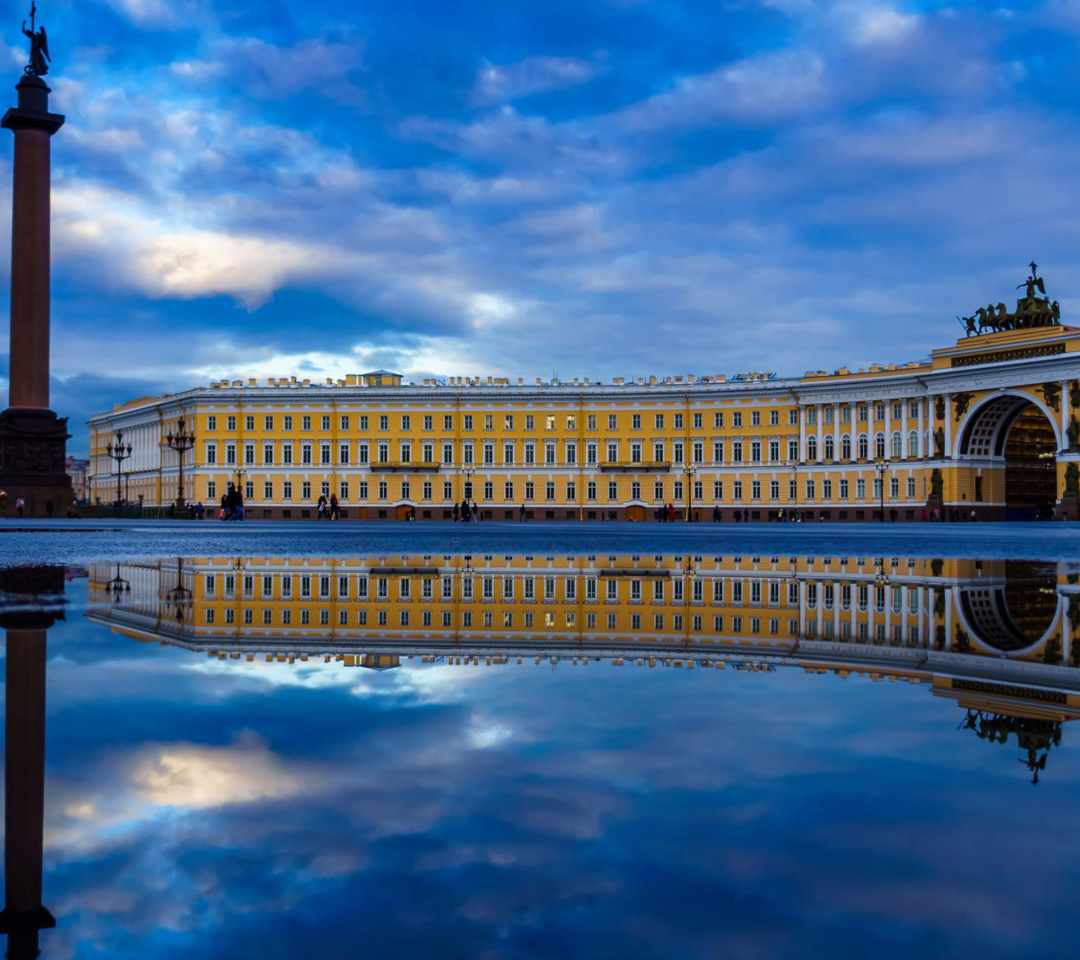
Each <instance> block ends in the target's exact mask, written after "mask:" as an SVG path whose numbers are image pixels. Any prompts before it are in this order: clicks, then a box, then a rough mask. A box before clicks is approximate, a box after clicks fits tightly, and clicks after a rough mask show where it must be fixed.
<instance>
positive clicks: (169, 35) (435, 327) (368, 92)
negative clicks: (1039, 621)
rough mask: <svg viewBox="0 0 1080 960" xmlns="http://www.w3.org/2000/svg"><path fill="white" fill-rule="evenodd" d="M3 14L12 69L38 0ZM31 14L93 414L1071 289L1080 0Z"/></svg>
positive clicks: (834, 358)
mask: <svg viewBox="0 0 1080 960" xmlns="http://www.w3.org/2000/svg"><path fill="white" fill-rule="evenodd" d="M0 11H2V13H3V18H2V20H0V23H3V24H4V25H5V27H4V40H5V41H6V44H5V45H4V46H2V47H0V63H6V64H7V67H6V71H7V74H8V75H9V77H10V80H11V83H12V84H14V83H15V82H16V80H17V77H18V73H19V69H20V65H21V63H22V62H24V60H25V51H24V45H23V43H21V42H20V41H21V40H22V38H21V36H20V35H19V31H18V27H19V21H20V19H21V18H22V17H23V16H24V15H25V11H24V9H23V5H22V4H21V3H19V4H16V3H12V2H7V0H4V2H3V3H0ZM39 16H40V18H41V19H42V21H43V22H44V23H45V24H46V26H47V28H48V30H49V37H50V43H51V46H52V53H53V69H54V73H53V74H51V75H50V80H51V82H52V85H53V89H54V94H53V105H54V109H56V110H57V111H58V112H62V113H65V114H67V116H68V124H67V126H66V127H65V128H64V129H63V130H62V131H61V133H60V134H59V135H58V136H57V138H56V140H55V142H54V164H55V170H54V176H55V194H54V258H55V268H54V307H53V318H54V350H53V358H54V359H53V372H54V375H55V377H56V380H57V382H56V383H55V385H54V406H55V407H56V409H57V410H58V411H59V412H61V413H62V414H68V415H70V416H71V417H72V421H73V424H74V422H75V421H81V420H83V419H84V418H85V417H86V416H87V415H89V414H90V413H93V412H96V411H99V410H102V409H107V408H108V407H109V406H110V405H111V404H113V403H115V402H119V401H122V400H126V399H131V398H132V397H134V396H138V395H143V394H146V393H151V392H155V393H156V392H159V391H161V390H163V389H166V390H174V389H181V388H184V387H188V386H193V385H196V384H200V383H204V382H206V381H208V380H209V379H211V378H215V377H224V376H237V377H239V376H267V375H269V376H282V375H289V374H301V375H303V376H310V377H313V378H314V377H322V376H338V375H341V374H343V373H346V372H358V371H363V370H366V369H371V368H375V367H389V368H392V369H396V370H400V371H402V372H404V373H405V374H406V376H407V378H414V379H415V378H419V377H421V376H423V375H432V374H434V375H437V376H448V375H451V374H464V375H479V374H485V375H486V374H499V375H506V376H511V377H517V376H524V377H529V378H532V377H535V376H544V377H549V376H551V375H552V374H553V373H557V374H558V375H559V376H561V377H564V378H565V377H574V376H581V377H586V376H588V377H592V378H601V379H607V378H609V377H611V376H641V375H647V374H657V375H661V374H669V373H699V374H700V373H708V374H715V373H726V374H731V373H734V372H736V371H738V370H747V369H753V370H765V369H767V370H776V371H778V372H781V373H785V374H801V373H802V372H803V371H805V370H807V369H812V368H813V369H817V368H822V369H825V368H828V369H832V368H834V367H836V366H839V365H842V364H850V365H853V366H861V365H866V364H869V363H873V362H899V361H906V360H913V359H918V358H919V357H920V356H924V355H925V354H926V353H928V352H929V351H930V350H931V349H933V348H935V347H938V346H943V345H945V344H946V343H948V342H949V341H950V339H951V338H953V337H954V336H955V335H957V334H958V333H959V332H960V328H959V327H958V326H957V324H956V321H955V319H954V317H955V316H956V315H957V314H964V313H969V312H971V311H972V310H973V309H974V308H975V307H976V306H978V305H980V304H985V303H987V302H989V301H993V302H995V303H996V302H998V301H999V300H1008V299H1009V297H1010V296H1012V295H1013V294H1012V288H1013V287H1014V286H1015V284H1016V283H1018V282H1020V281H1021V280H1022V279H1023V276H1024V273H1025V271H1026V264H1027V262H1028V261H1029V260H1031V259H1032V258H1034V259H1036V260H1037V261H1038V262H1039V264H1040V272H1042V273H1043V274H1044V276H1045V277H1046V278H1047V283H1048V290H1049V292H1050V294H1051V296H1052V297H1054V298H1056V299H1059V300H1060V301H1061V303H1062V309H1063V319H1064V320H1065V322H1069V321H1070V320H1071V318H1072V315H1073V312H1074V310H1075V309H1080V274H1078V273H1077V270H1076V264H1077V262H1078V253H1080V217H1077V216H1076V211H1075V204H1076V197H1077V196H1078V189H1077V188H1078V186H1080V183H1078V181H1080V173H1078V171H1077V165H1076V162H1075V156H1076V153H1077V149H1078V147H1080V129H1078V122H1077V111H1076V106H1075V105H1076V103H1077V99H1078V97H1077V93H1078V91H1077V86H1078V76H1077V73H1078V66H1077V65H1078V63H1080V60H1078V58H1077V44H1078V42H1080V2H1075V0H1049V2H1045V3H1016V4H1011V5H1010V4H1001V5H998V4H990V3H976V2H971V3H964V2H960V3H952V4H943V3H942V4H939V3H933V2H924V3H902V2H898V3H895V4H892V5H889V4H876V3H873V2H869V0H850V2H843V0H837V2H826V0H821V2H818V0H727V2H725V0H700V2H699V0H686V2H672V0H664V2H648V0H575V2H573V3H570V2H566V0H543V2H540V0H536V2H532V0H521V2H516V3H510V4H488V3H447V2H433V0H394V2H387V0H366V2H364V3H360V4H358V3H356V2H354V0H329V2H323V3H318V4H313V3H300V2H298V0H257V2H256V0H232V2H229V3H224V2H212V0H77V2H76V0H42V2H41V3H40V4H39ZM9 100H10V101H11V102H13V100H14V91H11V93H10V97H9ZM9 140H10V138H9ZM10 149H11V148H10V145H8V146H6V147H5V150H4V153H3V158H2V164H3V176H4V183H5V184H7V185H8V187H7V189H8V190H10ZM0 206H2V208H3V212H4V216H5V217H6V216H7V211H8V201H7V200H5V201H4V202H3V204H2V205H0ZM0 229H2V235H3V238H4V239H3V242H4V243H5V244H6V243H7V233H8V231H7V227H6V226H3V227H2V228H0ZM4 279H5V281H6V272H5V278H4ZM0 296H3V297H5V298H6V297H7V290H6V287H5V288H4V289H3V290H2V291H0ZM3 360H4V362H5V364H6V357H4V358H3ZM0 369H2V368H0ZM84 445H85V434H84V433H82V432H81V431H80V432H79V434H78V435H77V439H76V441H75V442H74V444H73V446H74V448H75V449H81V447H82V446H84Z"/></svg>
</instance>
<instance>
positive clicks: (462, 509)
mask: <svg viewBox="0 0 1080 960" xmlns="http://www.w3.org/2000/svg"><path fill="white" fill-rule="evenodd" d="M524 513H525V508H524V507H522V508H521V514H522V516H521V517H520V518H519V519H520V520H524V519H525V517H524ZM454 520H455V521H460V522H461V523H470V522H471V521H476V522H479V521H480V508H479V507H478V506H477V505H476V501H475V500H474V501H473V502H472V503H469V501H468V500H462V501H461V503H460V504H458V503H455V504H454Z"/></svg>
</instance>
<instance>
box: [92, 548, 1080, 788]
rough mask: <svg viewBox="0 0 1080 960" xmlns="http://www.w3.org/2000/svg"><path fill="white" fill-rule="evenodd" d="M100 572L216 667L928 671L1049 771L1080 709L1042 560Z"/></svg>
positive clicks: (1077, 591) (423, 563)
mask: <svg viewBox="0 0 1080 960" xmlns="http://www.w3.org/2000/svg"><path fill="white" fill-rule="evenodd" d="M90 579H91V587H90V596H91V600H92V602H93V603H94V604H95V607H94V608H93V609H92V610H91V613H90V614H89V616H90V618H91V619H92V620H94V621H96V622H99V623H103V624H107V625H109V626H111V627H112V628H113V629H115V630H117V631H119V632H121V633H123V634H126V635H127V636H130V637H133V638H135V639H138V640H142V641H147V642H149V641H160V642H163V643H168V644H172V645H176V646H182V647H185V648H187V649H190V650H196V651H205V652H206V654H207V655H208V656H210V657H214V658H217V659H220V660H230V659H231V660H241V661H249V662H256V661H258V662H272V663H290V664H293V663H297V662H301V663H303V662H305V661H308V660H309V659H311V658H316V659H318V658H322V659H323V660H324V661H325V662H331V661H336V662H339V663H341V664H343V665H344V666H346V667H352V666H364V667H372V668H386V667H395V666H398V665H399V664H400V663H401V662H402V661H403V660H404V661H408V660H410V659H414V658H416V659H419V660H420V661H421V662H429V661H433V660H437V661H440V662H447V663H454V664H464V665H470V664H472V665H480V664H484V665H499V664H509V663H523V662H528V661H532V662H533V663H541V662H548V661H550V660H562V661H569V662H570V663H572V664H573V663H581V664H587V663H589V662H593V661H596V660H603V661H608V662H610V663H611V664H614V665H616V666H626V665H630V666H633V665H640V666H643V667H649V668H655V667H664V666H669V667H675V668H682V669H694V668H702V667H705V668H709V669H716V668H723V667H724V666H726V665H731V666H733V667H735V668H736V669H749V670H755V669H762V668H770V667H771V665H774V664H775V665H788V666H801V667H803V668H804V669H805V670H807V671H809V672H813V673H834V674H837V675H839V676H842V677H847V676H864V677H868V678H869V679H871V680H893V681H907V682H913V683H926V684H928V685H929V687H930V689H931V690H932V692H933V693H934V695H935V696H939V697H945V698H948V699H952V700H955V701H956V702H957V704H958V705H959V706H960V707H962V708H964V709H965V710H967V711H968V721H967V725H968V726H969V728H970V729H973V730H975V731H976V733H977V735H979V736H981V737H983V738H984V739H990V740H991V741H992V742H993V741H996V742H1006V741H1007V740H1008V736H1009V734H1010V733H1012V734H1015V738H1016V742H1017V744H1019V745H1020V746H1021V747H1022V749H1024V750H1026V751H1028V758H1029V761H1030V763H1029V765H1032V769H1033V771H1035V772H1036V773H1037V771H1038V769H1040V766H1039V764H1040V762H1041V763H1042V764H1045V753H1043V754H1042V755H1041V761H1040V756H1039V754H1038V750H1040V749H1045V750H1048V749H1049V746H1050V745H1052V744H1053V743H1056V742H1058V741H1059V739H1060V724H1061V723H1062V722H1063V721H1066V720H1073V719H1076V718H1078V717H1080V670H1078V669H1077V667H1078V664H1080V642H1078V641H1077V640H1076V639H1075V638H1074V627H1075V625H1076V624H1078V623H1080V585H1078V584H1077V583H1076V582H1070V581H1076V580H1077V578H1076V577H1075V576H1071V575H1058V574H1057V573H1056V572H1055V571H1054V570H1052V569H1049V568H1043V567H1039V566H1036V565H1034V564H1021V563H1012V562H1008V563H1007V562H1004V561H1001V562H997V561H995V562H980V561H974V560H962V561H942V560H912V559H907V558H897V557H893V558H871V557H829V558H815V559H805V558H780V557H727V558H724V557H705V556H684V557H670V556H668V557H665V556H647V557H646V556H588V557H546V558H541V557H529V556H499V557H495V556H485V557H480V556H465V557H444V556H439V557H434V556H399V557H378V558H375V557H369V558H357V559H348V560H310V559H292V560H284V559H250V560H245V559H235V560H229V559H221V558H219V559H201V560H199V559H196V560H177V561H173V562H166V563H156V564H119V565H116V564H99V565H97V566H96V567H94V568H93V569H92V570H91V575H90ZM118 584H120V585H121V586H120V589H117V585H118ZM972 718H974V719H972ZM991 734H992V736H991ZM1003 734H1004V736H1003ZM1040 744H1043V745H1044V746H1042V747H1040V746H1039V745H1040ZM1032 751H1036V752H1034V753H1033V752H1032Z"/></svg>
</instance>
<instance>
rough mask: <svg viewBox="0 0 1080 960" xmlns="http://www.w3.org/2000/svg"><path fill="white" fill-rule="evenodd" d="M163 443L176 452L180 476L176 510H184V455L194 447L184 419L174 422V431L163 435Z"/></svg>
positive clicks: (192, 432) (192, 434) (177, 487)
mask: <svg viewBox="0 0 1080 960" xmlns="http://www.w3.org/2000/svg"><path fill="white" fill-rule="evenodd" d="M165 443H166V444H167V445H168V447H169V449H170V450H174V451H175V452H176V456H177V461H178V463H179V465H180V475H179V480H178V482H177V486H176V509H177V510H183V509H184V454H185V453H187V452H188V451H189V450H190V449H191V448H192V447H194V446H195V433H194V431H191V430H188V428H187V425H186V423H185V421H184V418H183V417H181V418H180V419H179V420H177V421H176V431H175V432H172V431H170V432H169V433H167V434H166V435H165Z"/></svg>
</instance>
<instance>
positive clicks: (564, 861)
mask: <svg viewBox="0 0 1080 960" xmlns="http://www.w3.org/2000/svg"><path fill="white" fill-rule="evenodd" d="M75 631H76V625H75V624H64V625H61V626H60V627H59V628H57V629H56V630H55V631H54V635H55V637H56V639H55V640H53V639H52V638H51V646H52V647H53V651H54V660H53V661H52V663H51V665H50V670H51V674H50V684H51V688H50V709H51V710H52V711H54V713H53V714H51V715H50V768H51V773H50V787H49V794H48V801H49V804H50V813H49V826H50V845H49V849H48V859H49V864H50V867H49V874H48V876H47V878H46V883H47V889H48V890H49V891H50V905H51V906H53V907H54V909H55V910H56V912H57V913H62V914H63V922H62V925H61V929H60V930H58V931H56V932H55V933H54V934H52V935H51V936H52V939H51V940H50V944H51V945H53V946H54V947H55V946H56V945H58V944H60V945H61V946H62V949H61V950H60V952H61V954H62V953H63V951H64V950H68V951H70V955H71V956H75V957H81V956H86V955H92V953H93V950H94V949H97V948H99V947H100V944H103V943H110V944H111V943H112V942H113V939H115V931H116V930H117V929H123V930H124V931H125V933H124V945H123V950H122V951H120V952H117V951H116V950H113V952H114V953H116V955H117V956H119V957H120V958H121V960H127V957H129V956H130V957H134V956H140V957H143V958H151V960H153V958H155V957H157V956H159V955H160V956H164V955H169V956H173V955H176V953H177V952H178V951H183V950H189V949H195V944H198V945H199V949H202V950H203V952H206V953H208V954H209V955H210V957H211V958H217V957H225V956H230V955H237V954H245V953H250V952H251V950H252V948H253V945H258V946H259V947H260V948H261V949H262V951H263V952H265V953H268V954H272V955H274V956H279V955H280V956H287V955H296V954H297V953H300V952H302V951H303V949H304V944H305V943H306V944H308V945H310V942H311V936H312V931H313V930H315V929H317V930H318V936H319V937H320V938H322V940H323V942H325V943H333V944H335V945H336V946H337V948H339V949H340V952H341V953H342V955H345V954H357V953H359V952H361V951H366V952H367V953H368V954H370V955H372V956H391V955H394V954H395V953H396V954H398V955H405V956H444V955H446V950H445V945H446V944H447V943H450V944H453V945H454V946H455V948H456V949H459V950H460V951H462V952H461V955H462V956H466V955H467V956H470V957H472V956H475V957H490V958H493V960H494V958H496V957H498V958H503V957H514V958H521V960H541V958H543V957H550V956H555V955H558V956H563V955H565V956H605V955H618V956H620V957H625V958H627V960H648V958H652V957H656V956H662V955H663V956H671V955H679V956H702V957H704V956H718V955H724V956H728V955H734V956H739V955H744V956H748V957H766V958H769V960H782V958H787V957H791V956H802V955H810V956H813V955H830V956H837V957H838V958H840V960H847V958H848V957H852V958H854V957H855V956H865V955H866V952H867V951H868V950H870V951H873V952H874V954H875V955H876V956H881V957H883V958H887V960H901V958H903V957H906V956H910V955H911V952H910V951H911V949H912V944H916V945H917V946H918V952H919V954H920V956H922V955H925V956H927V957H930V958H934V960H944V958H945V957H949V956H959V955H966V953H967V951H969V950H972V949H976V950H978V951H980V952H983V953H985V954H986V955H988V956H999V957H1002V958H1005V957H1012V956H1033V955H1054V953H1053V950H1052V949H1050V948H1051V947H1052V946H1053V944H1054V943H1057V942H1065V940H1064V938H1067V937H1071V935H1072V932H1071V928H1069V927H1068V918H1069V917H1070V916H1071V914H1070V913H1069V910H1068V897H1069V895H1070V890H1071V886H1070V884H1069V882H1068V878H1069V877H1070V876H1071V874H1070V871H1071V869H1072V866H1071V859H1070V851H1071V849H1072V848H1073V846H1074V845H1075V843H1076V842H1080V833H1078V831H1080V828H1074V827H1071V826H1070V823H1072V822H1073V821H1072V820H1071V819H1070V818H1069V817H1068V813H1069V809H1070V808H1069V804H1068V802H1067V801H1062V802H1064V803H1065V806H1064V807H1062V808H1061V812H1062V814H1063V816H1062V818H1061V822H1060V823H1058V824H1057V825H1056V826H1055V829H1054V830H1053V831H1042V832H1039V831H1038V830H1035V831H1033V830H1031V829H1028V828H1027V827H1025V826H1024V825H1020V826H1017V823H1016V818H1015V816H1014V813H1013V810H1014V809H1015V807H1014V804H1013V801H1015V796H1016V791H1017V789H1019V788H1020V787H1024V788H1026V789H1027V790H1028V791H1030V787H1028V786H1027V784H1026V777H1025V775H1024V774H1025V771H1024V770H1023V768H1022V767H1020V765H1019V764H1015V762H1014V757H1013V755H1012V752H1011V751H1002V752H1001V753H1000V754H995V753H994V752H993V750H992V749H991V748H989V745H988V744H986V743H983V742H981V741H978V740H976V739H975V738H973V737H971V738H966V737H960V736H958V735H957V733H956V730H955V726H956V719H957V717H956V712H955V707H954V705H953V704H951V703H949V702H945V701H941V700H936V699H934V698H931V697H930V696H929V695H928V692H927V691H926V690H925V689H924V688H918V687H912V686H908V685H903V686H901V685H899V684H894V685H884V684H882V685H875V684H871V683H869V682H868V681H864V680H855V679H850V680H847V681H840V680H839V679H836V678H832V677H816V676H804V675H802V674H801V673H799V672H796V671H795V670H781V671H779V672H778V673H776V674H768V675H753V676H747V675H741V674H734V673H733V672H713V671H708V670H694V671H689V672H688V671H685V670H679V671H675V670H670V671H660V670H647V669H638V668H625V667H624V668H619V669H616V668H614V667H612V666H610V665H609V664H600V663H590V664H589V666H588V667H581V666H577V667H574V666H571V665H569V664H565V663H564V664H561V665H560V666H559V668H558V669H557V670H555V671H553V670H552V669H551V668H550V665H548V664H544V665H542V666H539V667H536V666H533V665H531V663H529V664H523V665H521V666H516V665H507V666H502V667H495V666H492V667H485V666H480V667H451V666H446V665H442V664H437V665H428V664H425V665H420V664H418V663H416V662H414V661H410V662H408V664H407V665H405V666H403V667H402V668H401V669H397V670H391V671H385V672H378V673H374V672H370V671H363V670H359V669H348V668H345V667H343V666H341V665H340V664H333V663H332V664H328V665H323V664H322V663H321V662H320V663H318V664H316V665H314V667H313V666H312V665H311V664H307V665H305V666H304V667H303V668H298V667H297V666H296V665H293V666H291V667H290V666H288V665H285V664H265V665H263V666H261V667H255V666H253V665H252V666H249V665H246V664H238V663H235V662H233V661H217V660H207V659H205V658H200V657H195V656H194V655H192V654H191V653H190V652H188V651H184V650H176V649H159V648H156V647H145V646H143V645H139V644H132V643H131V641H124V640H121V639H120V638H118V637H115V636H110V635H109V634H108V633H106V632H105V631H104V630H102V629H100V628H90V627H89V626H85V625H84V626H83V627H81V628H79V632H75ZM73 632H74V634H75V635H74V636H72V633H73ZM335 678H336V679H335ZM294 681H295V685H294ZM148 691H151V692H152V695H151V693H148ZM135 714H137V715H138V717H139V727H138V730H137V731H136V730H135V729H134V728H133V727H132V725H131V724H130V723H126V722H124V718H130V717H131V716H132V715H135ZM240 728H243V729H245V730H248V731H251V732H249V733H247V734H244V735H241V736H239V737H237V738H236V739H233V740H231V741H230V740H229V739H228V738H229V736H230V734H229V733H225V734H224V736H223V733H222V732H223V731H235V730H237V729H240ZM177 731H183V739H182V740H178V739H177ZM1066 735H1068V731H1066ZM875 742H878V743H879V744H880V749H879V750H877V751H875V750H874V749H873V744H874V743H875ZM1053 762H1054V764H1055V767H1054V770H1053V774H1052V777H1049V778H1048V781H1047V782H1048V783H1049V784H1051V785H1053V784H1054V783H1059V782H1060V783H1061V784H1064V785H1065V790H1066V793H1068V789H1069V788H1070V787H1071V785H1072V783H1073V781H1077V780H1080V763H1078V762H1077V758H1074V757H1073V756H1072V753H1071V751H1070V750H1069V749H1065V750H1062V751H1060V752H1059V753H1057V754H1056V755H1055V757H1054V760H1053ZM1014 767H1015V768H1016V769H1014ZM1026 795H1027V794H1025V796H1026ZM1065 795H1066V794H1065V793H1063V794H1062V797H1064V796H1065ZM1059 799H1060V798H1059ZM972 809H978V810H979V811H980V813H979V816H978V817H972V816H971V810H972ZM987 830H993V831H997V830H1000V831H1001V834H1000V836H999V839H998V840H996V841H995V843H994V844H987V843H986V842H985V837H986V831H987ZM995 836H998V835H997V834H996V833H995ZM1003 861H1004V862H1008V863H1009V864H1010V865H1011V869H1010V870H1008V871H1002V870H1000V869H999V867H1000V863H1001V862H1003ZM1032 875H1038V876H1040V877H1041V878H1042V880H1041V882H1040V883H1039V884H1031V883H1030V882H1029V880H1028V878H1029V877H1030V876H1032ZM928 876H929V877H931V878H933V879H932V881H927V880H926V878H927V877H928ZM930 885H932V888H933V891H934V897H933V902H932V903H931V902H927V898H925V897H920V896H919V895H918V893H919V890H920V889H928V888H929V887H930ZM950 904H955V905H956V909H957V910H959V911H960V912H961V914H962V916H963V917H964V918H966V920H968V921H972V918H973V917H975V916H976V915H977V914H978V912H979V911H990V912H993V914H994V919H993V921H992V922H988V923H986V924H981V923H977V922H965V923H964V924H963V930H962V939H961V931H960V930H959V927H958V925H957V924H956V923H954V922H950V920H949V909H950V907H949V905H950ZM897 930H902V931H903V932H904V936H903V938H901V940H900V946H899V947H898V946H897V934H896V931H897ZM163 931H171V933H168V934H166V933H163ZM838 931H842V932H843V931H848V932H852V934H851V938H850V942H851V943H852V944H854V945H855V946H852V948H851V950H848V951H847V952H845V949H846V947H840V948H838V947H837V943H838V939H837V936H838ZM856 933H857V936H856ZM601 937H602V942H601V939H600V938H601ZM991 941H993V942H991ZM844 942H845V943H847V942H848V941H847V940H845V941H844ZM1002 943H1010V944H1018V945H1020V946H1018V947H1017V949H1016V950H1015V951H1013V952H1012V953H1009V952H1008V951H1004V952H1003V950H1002V949H999V948H1000V945H1001V944H1002ZM994 944H998V948H994ZM924 945H925V946H924ZM991 948H994V949H991ZM995 949H996V950H997V952H996V954H995V952H994V950H995ZM51 952H52V954H53V955H56V953H57V951H56V950H55V949H54V950H52V951H51Z"/></svg>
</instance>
